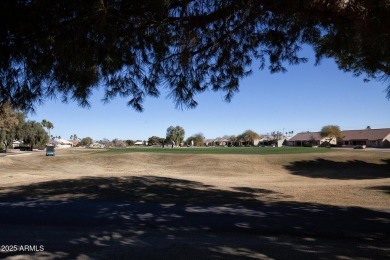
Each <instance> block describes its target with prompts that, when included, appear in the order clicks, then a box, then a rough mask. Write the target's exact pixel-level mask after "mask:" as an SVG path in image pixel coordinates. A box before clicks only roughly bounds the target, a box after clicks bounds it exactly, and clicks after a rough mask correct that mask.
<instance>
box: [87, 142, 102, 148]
mask: <svg viewBox="0 0 390 260" xmlns="http://www.w3.org/2000/svg"><path fill="white" fill-rule="evenodd" d="M89 148H105V145H104V144H101V143H93V144H91V145H90V146H89Z"/></svg>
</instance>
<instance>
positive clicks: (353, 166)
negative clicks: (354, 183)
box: [285, 159, 390, 180]
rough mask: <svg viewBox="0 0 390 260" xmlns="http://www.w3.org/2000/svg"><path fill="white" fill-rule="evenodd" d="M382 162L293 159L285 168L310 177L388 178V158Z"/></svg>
mask: <svg viewBox="0 0 390 260" xmlns="http://www.w3.org/2000/svg"><path fill="white" fill-rule="evenodd" d="M382 162H383V163H379V164H376V163H368V162H364V161H359V160H353V161H346V162H337V161H331V160H326V159H316V160H307V161H295V162H292V163H291V164H289V165H286V166H285V168H286V169H287V170H289V171H290V172H291V173H292V174H294V175H300V176H305V177H310V178H324V179H339V180H363V179H382V178H390V159H389V160H382Z"/></svg>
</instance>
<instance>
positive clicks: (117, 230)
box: [0, 176, 390, 259]
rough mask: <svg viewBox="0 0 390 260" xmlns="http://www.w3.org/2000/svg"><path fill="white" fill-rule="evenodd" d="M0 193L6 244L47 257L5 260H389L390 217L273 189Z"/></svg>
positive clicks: (159, 182)
mask: <svg viewBox="0 0 390 260" xmlns="http://www.w3.org/2000/svg"><path fill="white" fill-rule="evenodd" d="M0 191H1V192H2V193H1V196H0V212H1V214H0V229H1V230H2V232H1V233H0V241H1V243H2V244H3V245H4V244H8V245H43V246H44V248H45V251H44V252H30V253H28V252H20V251H19V252H7V253H5V252H2V253H0V256H1V257H2V256H16V255H19V256H20V255H22V257H23V259H29V258H33V257H35V258H57V259H76V258H78V257H79V258H86V259H88V258H93V259H124V258H129V257H130V258H134V259H162V258H163V259H171V258H175V259H251V258H277V259H280V258H282V259H284V258H289V259H302V258H320V259H334V258H336V256H337V257H346V258H347V257H349V258H355V259H356V258H372V257H373V256H375V258H389V257H390V239H389V237H390V225H389V223H390V213H386V212H378V211H374V210H369V209H363V208H357V207H336V206H329V205H320V204H313V203H298V202H295V203H294V202H283V201H280V200H279V201H278V199H280V198H281V197H280V196H281V195H283V194H280V193H276V192H274V191H272V190H266V189H253V188H248V187H235V188H233V191H229V190H221V189H217V188H216V187H214V186H210V185H205V184H203V183H201V182H193V181H188V180H181V179H173V178H163V177H155V176H147V177H123V178H114V177H112V178H103V177H102V178H90V177H88V178H81V179H78V180H58V181H50V182H43V183H37V184H32V185H26V186H19V187H15V188H14V189H12V190H7V191H6V190H5V189H2V190H0ZM272 196H275V197H274V199H275V200H274V201H273V202H272V200H269V198H270V197H272Z"/></svg>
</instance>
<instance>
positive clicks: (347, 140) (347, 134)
mask: <svg viewBox="0 0 390 260" xmlns="http://www.w3.org/2000/svg"><path fill="white" fill-rule="evenodd" d="M342 133H343V140H342V141H340V142H339V144H340V145H345V146H356V145H366V146H367V147H390V128H382V129H365V130H345V131H342Z"/></svg>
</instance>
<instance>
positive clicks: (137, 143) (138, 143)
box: [134, 141, 144, 145]
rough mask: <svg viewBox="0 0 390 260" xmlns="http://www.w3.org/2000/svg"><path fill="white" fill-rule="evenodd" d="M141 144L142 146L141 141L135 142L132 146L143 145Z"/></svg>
mask: <svg viewBox="0 0 390 260" xmlns="http://www.w3.org/2000/svg"><path fill="white" fill-rule="evenodd" d="M143 144H144V142H143V141H136V142H135V143H134V145H143Z"/></svg>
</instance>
